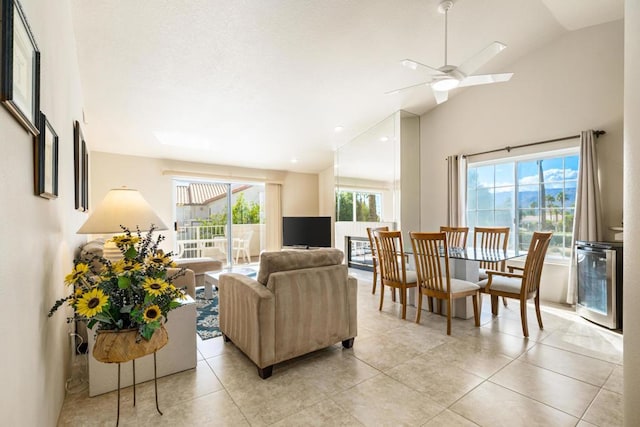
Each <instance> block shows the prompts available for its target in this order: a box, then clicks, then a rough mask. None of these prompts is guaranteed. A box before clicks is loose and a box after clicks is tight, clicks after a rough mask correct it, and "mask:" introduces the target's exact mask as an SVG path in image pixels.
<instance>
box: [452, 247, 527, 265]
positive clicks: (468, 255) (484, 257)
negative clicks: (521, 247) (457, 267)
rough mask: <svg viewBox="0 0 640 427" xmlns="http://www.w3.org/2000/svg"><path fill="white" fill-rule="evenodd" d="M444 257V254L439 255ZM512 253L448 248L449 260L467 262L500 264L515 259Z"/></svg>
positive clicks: (496, 250) (498, 250)
mask: <svg viewBox="0 0 640 427" xmlns="http://www.w3.org/2000/svg"><path fill="white" fill-rule="evenodd" d="M441 256H444V253H442V254H441ZM518 256H521V255H516V253H515V252H514V251H503V250H501V249H480V248H478V249H476V248H458V247H451V248H449V259H461V260H467V261H478V262H479V261H485V262H500V261H506V260H508V259H512V258H517V257H518Z"/></svg>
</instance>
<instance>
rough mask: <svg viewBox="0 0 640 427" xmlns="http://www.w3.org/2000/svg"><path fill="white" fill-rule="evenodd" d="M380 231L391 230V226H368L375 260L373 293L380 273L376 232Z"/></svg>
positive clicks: (372, 254)
mask: <svg viewBox="0 0 640 427" xmlns="http://www.w3.org/2000/svg"><path fill="white" fill-rule="evenodd" d="M378 231H389V227H387V226H384V227H367V237H369V246H370V247H371V259H372V262H373V288H372V289H371V293H372V294H375V293H376V284H377V282H378V275H379V274H380V263H379V262H378V248H377V243H376V236H375V233H376V232H378ZM394 295H395V294H394ZM394 300H395V298H394Z"/></svg>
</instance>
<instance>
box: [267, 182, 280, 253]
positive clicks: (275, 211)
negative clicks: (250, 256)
mask: <svg viewBox="0 0 640 427" xmlns="http://www.w3.org/2000/svg"><path fill="white" fill-rule="evenodd" d="M264 187H265V203H264V205H265V206H264V207H265V218H266V220H265V221H266V224H265V228H266V242H265V248H266V250H268V251H279V250H280V249H282V185H280V184H265V186H264Z"/></svg>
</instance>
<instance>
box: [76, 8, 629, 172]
mask: <svg viewBox="0 0 640 427" xmlns="http://www.w3.org/2000/svg"><path fill="white" fill-rule="evenodd" d="M438 3H439V1H438V0H395V1H389V0H305V1H301V0H233V1H222V0H172V1H163V2H159V1H157V0H136V1H130V0H94V1H90V2H89V1H86V0H72V5H73V19H74V30H75V35H76V43H77V49H78V62H79V67H80V74H81V79H82V88H83V95H84V111H85V117H86V123H85V125H84V130H85V134H86V135H87V140H88V142H89V144H90V147H91V149H92V150H96V151H105V152H114V153H125V154H131V155H143V156H150V157H160V158H172V159H178V160H187V161H198V162H205V163H216V164H231V165H238V166H245V167H256V168H263V169H280V170H292V171H302V172H318V171H321V170H323V169H325V168H327V167H329V166H330V165H331V164H332V161H333V150H335V149H336V148H337V147H338V146H340V145H342V144H344V143H345V142H347V141H349V140H350V139H352V138H354V137H356V136H357V135H359V134H360V133H362V132H364V131H365V130H367V129H368V128H369V127H370V126H372V125H374V124H375V123H378V122H379V121H381V120H382V119H384V118H385V117H387V116H389V115H390V114H392V113H393V112H394V111H397V110H399V109H404V110H407V111H409V112H412V113H415V114H422V113H424V112H426V111H428V110H429V109H431V108H434V106H435V101H434V99H433V95H432V94H431V92H430V90H429V89H428V88H426V87H425V88H417V89H415V90H412V91H407V92H403V93H401V94H400V95H385V94H384V93H385V92H388V91H390V90H393V89H396V88H399V87H404V86H408V85H411V84H416V83H420V82H421V81H425V80H426V75H425V74H423V73H420V72H418V71H412V70H408V69H405V68H403V67H401V66H400V64H399V62H400V60H402V59H404V58H412V59H415V60H417V61H420V62H422V63H425V64H429V65H433V66H435V67H438V66H440V65H443V64H442V62H443V59H444V58H443V56H444V50H443V49H444V47H443V44H444V36H443V32H444V16H443V15H441V14H440V13H438V12H437V5H438ZM569 3H570V7H569V8H568V6H567V5H568V4H569ZM603 4H606V5H608V6H610V7H611V6H612V7H613V8H609V7H606V8H604V7H603ZM572 11H573V12H572ZM603 11H606V13H604V12H603ZM621 16H622V0H457V1H456V3H455V6H454V8H453V9H452V10H451V11H450V13H449V61H448V62H449V63H450V64H454V65H457V64H459V63H460V62H462V61H464V60H465V59H466V58H468V57H470V56H472V55H473V54H474V53H476V52H477V51H479V50H480V49H482V48H484V47H485V46H486V45H488V44H489V43H491V42H493V41H494V40H498V41H501V42H503V43H506V44H507V45H508V49H506V50H505V51H503V52H502V53H500V54H499V55H498V56H497V57H495V58H494V59H493V60H492V61H491V62H490V63H488V64H487V65H486V66H485V67H483V68H482V69H481V70H479V71H482V72H508V71H509V65H510V64H511V63H513V62H514V61H516V60H517V59H519V58H520V57H521V56H522V55H525V54H527V53H528V52H531V51H532V50H535V49H537V48H538V47H540V46H542V45H543V44H545V43H548V42H549V41H551V40H553V39H554V38H556V37H558V36H560V35H562V34H564V33H565V32H567V31H569V30H573V29H576V28H581V27H584V26H589V25H595V24H599V23H601V22H606V21H609V20H613V19H619V18H620V17H621ZM502 84H508V83H502ZM461 90H481V89H480V88H468V89H459V90H458V91H461ZM482 90H488V89H486V88H483V89H482ZM453 96H455V93H454V94H453ZM339 125H340V126H343V127H344V130H343V131H342V132H340V133H336V132H334V128H335V127H336V126H339ZM292 159H296V160H297V162H296V163H293V162H292Z"/></svg>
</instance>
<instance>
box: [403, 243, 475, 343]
mask: <svg viewBox="0 0 640 427" xmlns="http://www.w3.org/2000/svg"><path fill="white" fill-rule="evenodd" d="M409 235H410V236H411V246H412V247H413V256H414V258H415V262H416V273H417V275H418V312H417V313H416V323H420V314H421V313H422V297H423V296H426V297H427V298H437V300H438V306H441V304H440V301H445V302H446V307H447V335H451V314H452V311H453V300H454V299H456V298H466V297H469V296H470V297H473V318H474V320H475V324H476V326H480V311H479V308H478V300H479V296H480V287H479V286H478V285H476V284H475V283H471V282H468V281H466V280H460V279H452V278H451V274H450V272H449V254H448V244H447V235H446V233H444V232H442V233H417V232H412V233H409ZM441 248H443V251H442V252H441ZM442 255H444V256H442ZM443 266H444V269H443Z"/></svg>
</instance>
